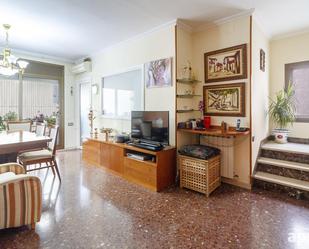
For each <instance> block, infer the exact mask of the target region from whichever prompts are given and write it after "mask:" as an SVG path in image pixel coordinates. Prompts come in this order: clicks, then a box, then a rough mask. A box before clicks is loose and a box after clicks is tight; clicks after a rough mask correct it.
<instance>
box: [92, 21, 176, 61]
mask: <svg viewBox="0 0 309 249" xmlns="http://www.w3.org/2000/svg"><path fill="white" fill-rule="evenodd" d="M176 25H177V19H173V20H171V21H169V22H166V23H164V24H162V25H159V26H156V27H154V28H152V29H150V30H148V31H145V32H143V33H140V34H138V35H135V36H132V37H131V38H128V39H125V40H122V41H120V42H117V43H115V44H112V45H110V46H108V47H106V48H103V49H101V50H98V51H96V52H93V53H91V54H90V56H86V57H90V58H92V57H93V56H95V55H97V54H101V53H103V52H105V51H107V50H110V49H113V48H115V47H118V46H121V45H122V44H124V43H127V42H133V41H137V40H140V39H142V38H144V37H147V36H149V35H151V34H153V33H156V32H158V31H160V30H162V29H165V28H168V27H172V26H176Z"/></svg>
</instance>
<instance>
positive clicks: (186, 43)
mask: <svg viewBox="0 0 309 249" xmlns="http://www.w3.org/2000/svg"><path fill="white" fill-rule="evenodd" d="M188 61H189V62H190V63H191V64H192V63H193V37H192V32H190V31H188V30H186V29H185V28H183V27H182V26H181V25H177V78H182V77H183V72H182V68H183V67H184V66H185V65H187V64H188ZM186 90H192V87H191V86H190V85H186V84H180V83H178V84H177V93H178V94H184V93H185V91H186ZM199 100H200V98H192V99H191V98H177V105H176V109H179V110H182V109H184V106H188V107H192V108H193V107H195V109H196V106H197V104H198V101H199ZM200 116H201V114H198V113H195V112H189V113H178V114H177V123H179V122H185V121H187V120H188V119H191V118H200ZM194 142H196V141H194V136H192V135H191V134H188V133H184V132H177V146H178V147H180V146H182V145H185V144H191V143H194Z"/></svg>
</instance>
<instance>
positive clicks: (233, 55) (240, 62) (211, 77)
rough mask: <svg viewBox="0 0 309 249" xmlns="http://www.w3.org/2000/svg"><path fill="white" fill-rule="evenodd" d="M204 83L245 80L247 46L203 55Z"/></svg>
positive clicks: (243, 45)
mask: <svg viewBox="0 0 309 249" xmlns="http://www.w3.org/2000/svg"><path fill="white" fill-rule="evenodd" d="M204 71H205V83H209V82H218V81H227V80H237V79H245V78H247V45H246V44H242V45H238V46H234V47H229V48H224V49H220V50H216V51H211V52H208V53H205V54H204Z"/></svg>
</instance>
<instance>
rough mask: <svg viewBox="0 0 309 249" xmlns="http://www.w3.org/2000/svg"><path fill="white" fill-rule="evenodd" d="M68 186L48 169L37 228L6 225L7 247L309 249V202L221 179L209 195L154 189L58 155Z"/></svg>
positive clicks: (1, 239)
mask: <svg viewBox="0 0 309 249" xmlns="http://www.w3.org/2000/svg"><path fill="white" fill-rule="evenodd" d="M58 162H59V166H60V171H61V174H62V184H61V185H60V184H59V181H58V179H57V178H54V177H53V175H52V172H51V171H50V172H48V171H47V170H41V171H40V172H38V171H37V172H35V173H34V174H39V176H40V177H41V180H42V185H43V214H42V218H41V221H40V222H39V223H38V224H37V226H36V230H35V231H33V230H30V229H29V228H28V227H22V228H17V229H7V230H1V231H0V248H1V249H4V248H11V249H13V248H21V249H27V248H31V249H35V248H46V249H47V248H56V249H60V248H74V249H75V248H117V249H121V248H134V249H135V248H138V249H139V248H245V249H249V248H259V249H260V248H272V249H274V248H280V249H283V248H297V249H300V248H309V203H308V202H306V201H299V200H294V199H290V198H288V199H287V198H286V197H285V196H281V195H280V194H276V193H271V192H266V191H263V190H254V191H247V190H243V189H240V188H236V187H232V186H230V185H222V186H221V187H220V188H219V189H217V190H216V191H215V192H214V193H213V194H212V195H211V197H210V198H208V199H207V198H205V197H204V196H203V195H201V194H198V193H195V192H192V191H188V190H182V189H179V188H173V187H172V188H170V189H168V190H165V191H164V192H161V193H154V192H150V191H148V190H145V189H144V188H142V187H139V186H136V185H134V184H131V183H128V182H127V181H125V180H123V179H121V178H119V177H117V176H114V175H112V174H110V173H107V172H106V171H104V170H103V169H101V168H97V167H94V166H91V165H87V164H85V163H83V162H82V161H81V152H80V151H67V152H60V153H58Z"/></svg>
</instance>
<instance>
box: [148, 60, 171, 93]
mask: <svg viewBox="0 0 309 249" xmlns="http://www.w3.org/2000/svg"><path fill="white" fill-rule="evenodd" d="M145 81H146V87H147V88H151V87H165V86H172V58H166V59H161V60H156V61H150V62H148V63H146V64H145Z"/></svg>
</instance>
